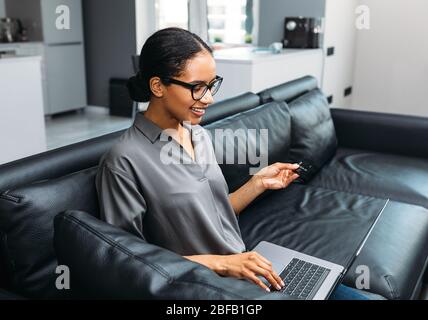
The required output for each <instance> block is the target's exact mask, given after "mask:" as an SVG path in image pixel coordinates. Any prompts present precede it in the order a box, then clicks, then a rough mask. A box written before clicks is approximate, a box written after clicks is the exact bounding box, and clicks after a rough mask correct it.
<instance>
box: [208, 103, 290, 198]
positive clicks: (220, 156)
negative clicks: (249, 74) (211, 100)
mask: <svg viewBox="0 0 428 320" xmlns="http://www.w3.org/2000/svg"><path fill="white" fill-rule="evenodd" d="M204 128H205V129H207V130H208V131H209V132H210V134H211V137H212V140H213V143H214V149H215V151H216V157H217V162H218V163H219V165H220V168H221V170H222V172H223V175H224V177H225V179H226V182H227V184H228V187H229V191H230V192H234V191H235V190H236V189H237V188H238V187H240V186H242V185H243V184H244V183H245V182H246V181H247V180H248V179H249V178H251V176H250V175H249V174H250V168H254V170H255V171H258V170H257V168H259V167H260V166H261V165H267V164H271V163H274V162H278V161H283V162H284V161H286V158H287V155H288V150H289V148H290V143H291V120H290V112H289V109H288V106H287V104H286V103H284V102H270V103H267V104H264V105H261V106H258V107H256V108H253V109H250V110H247V111H244V112H240V113H238V114H235V115H232V116H229V117H226V118H224V119H221V120H218V121H216V122H213V123H210V124H208V125H206V126H204ZM219 137H221V138H219ZM266 141H267V143H266ZM261 146H262V147H263V148H261ZM265 147H266V148H267V149H265ZM219 151H220V152H219ZM261 156H262V157H263V156H266V158H265V159H262V158H261Z"/></svg>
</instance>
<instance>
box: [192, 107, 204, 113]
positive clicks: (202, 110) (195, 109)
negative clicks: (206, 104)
mask: <svg viewBox="0 0 428 320" xmlns="http://www.w3.org/2000/svg"><path fill="white" fill-rule="evenodd" d="M192 110H193V111H196V112H202V113H205V109H200V108H192Z"/></svg>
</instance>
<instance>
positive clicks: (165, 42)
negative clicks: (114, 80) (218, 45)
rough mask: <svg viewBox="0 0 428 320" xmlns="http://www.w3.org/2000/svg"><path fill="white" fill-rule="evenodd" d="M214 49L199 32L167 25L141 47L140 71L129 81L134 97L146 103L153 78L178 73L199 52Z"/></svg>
mask: <svg viewBox="0 0 428 320" xmlns="http://www.w3.org/2000/svg"><path fill="white" fill-rule="evenodd" d="M201 51H207V52H209V53H210V54H212V49H211V48H210V47H209V46H208V45H207V44H206V43H205V42H204V41H203V40H202V39H201V38H200V37H198V36H197V35H196V34H194V33H192V32H190V31H187V30H184V29H180V28H166V29H162V30H159V31H157V32H155V33H154V34H152V35H151V36H150V37H149V38H148V39H147V41H146V42H145V43H144V46H143V48H142V49H141V54H140V62H139V72H138V73H137V74H136V75H135V76H133V77H131V78H130V79H129V80H128V83H127V87H128V90H129V95H130V96H131V98H132V100H134V101H138V102H147V101H149V100H150V96H151V91H150V85H149V81H150V79H151V78H152V77H160V78H171V77H177V76H179V75H180V74H181V73H182V71H183V70H184V68H185V66H186V63H187V61H188V60H189V59H191V58H193V57H194V56H195V55H196V54H197V53H199V52H201Z"/></svg>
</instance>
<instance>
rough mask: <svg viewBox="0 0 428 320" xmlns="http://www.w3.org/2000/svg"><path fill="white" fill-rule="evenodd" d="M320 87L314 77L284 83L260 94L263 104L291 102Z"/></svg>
mask: <svg viewBox="0 0 428 320" xmlns="http://www.w3.org/2000/svg"><path fill="white" fill-rule="evenodd" d="M317 87H318V82H317V79H316V78H314V77H312V76H305V77H302V78H298V79H296V80H293V81H289V82H286V83H282V84H280V85H277V86H275V87H272V88H268V89H266V90H263V91H261V92H259V93H258V95H259V96H260V102H261V103H267V102H271V101H285V102H287V103H289V102H290V101H292V100H294V99H296V98H298V97H299V96H301V95H303V94H305V93H307V92H309V91H311V90H314V89H316V88H317Z"/></svg>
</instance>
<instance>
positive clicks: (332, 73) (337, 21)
mask: <svg viewBox="0 0 428 320" xmlns="http://www.w3.org/2000/svg"><path fill="white" fill-rule="evenodd" d="M357 2H358V0H346V1H344V0H326V4H325V27H324V44H323V47H324V53H325V55H326V53H327V48H328V47H334V48H335V54H334V55H332V56H325V59H324V76H323V83H322V89H323V92H324V94H325V95H326V96H331V95H332V96H333V103H332V105H333V106H334V107H342V108H347V107H350V106H351V103H352V96H347V97H344V90H345V89H346V88H347V87H349V86H352V83H353V78H354V60H355V43H356V28H355V23H354V21H355V8H356V6H357Z"/></svg>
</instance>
